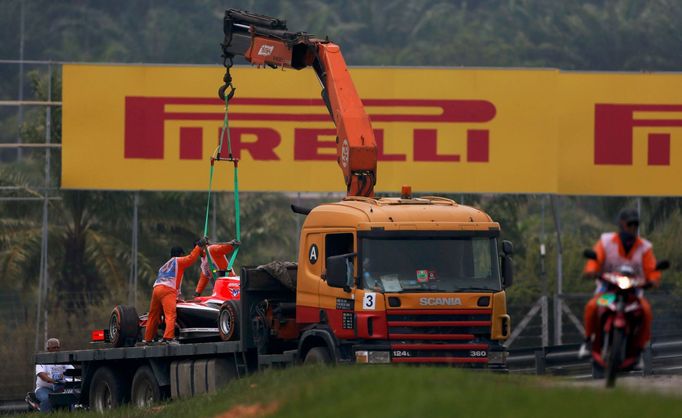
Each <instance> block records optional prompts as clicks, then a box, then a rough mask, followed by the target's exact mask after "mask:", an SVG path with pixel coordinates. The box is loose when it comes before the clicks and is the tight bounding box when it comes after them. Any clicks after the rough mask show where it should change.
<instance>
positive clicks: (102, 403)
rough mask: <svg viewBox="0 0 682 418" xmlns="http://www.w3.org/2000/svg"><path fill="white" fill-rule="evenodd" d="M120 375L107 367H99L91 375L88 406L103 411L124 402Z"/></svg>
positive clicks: (124, 395) (122, 383) (124, 397)
mask: <svg viewBox="0 0 682 418" xmlns="http://www.w3.org/2000/svg"><path fill="white" fill-rule="evenodd" d="M124 386H125V385H124V382H123V379H122V378H121V376H120V375H118V374H117V373H115V372H114V371H113V370H112V369H111V368H109V367H100V368H99V369H97V370H95V373H94V374H93V375H92V383H91V385H90V408H91V409H94V410H95V411H97V412H105V411H108V410H110V409H112V408H116V407H118V406H121V405H122V404H124V403H125V402H126V400H127V399H126V393H125V392H126V391H125V390H124Z"/></svg>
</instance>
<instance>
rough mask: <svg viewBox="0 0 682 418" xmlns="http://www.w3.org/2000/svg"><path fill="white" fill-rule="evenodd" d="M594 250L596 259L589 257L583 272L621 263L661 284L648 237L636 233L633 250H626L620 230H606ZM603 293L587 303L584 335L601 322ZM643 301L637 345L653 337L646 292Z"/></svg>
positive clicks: (603, 268)
mask: <svg viewBox="0 0 682 418" xmlns="http://www.w3.org/2000/svg"><path fill="white" fill-rule="evenodd" d="M594 252H595V253H597V260H588V261H587V263H586V264H585V270H584V272H585V273H587V274H598V273H602V272H613V271H615V269H617V268H618V267H619V266H620V265H622V264H628V265H630V266H632V268H633V269H634V271H635V274H636V275H638V276H640V277H644V278H646V279H647V280H648V281H650V282H653V284H654V285H655V286H658V284H659V282H660V281H661V273H660V272H659V271H656V257H654V251H653V248H652V245H651V243H650V242H649V241H647V240H645V239H642V238H640V237H637V239H636V240H635V243H634V244H633V245H632V248H630V251H629V252H628V253H627V254H625V248H624V247H623V243H622V242H621V240H620V237H619V236H618V234H617V233H615V232H614V233H607V234H603V235H602V236H601V238H600V239H599V241H597V243H596V244H595V245H594ZM600 294H601V292H600V291H597V294H596V295H595V296H594V297H593V298H592V299H590V301H589V302H587V305H585V318H584V322H585V336H586V337H590V336H592V334H594V330H595V329H596V328H597V327H598V326H599V323H598V322H599V318H598V317H597V299H598V298H599V295H600ZM641 305H642V313H643V318H642V329H641V330H640V333H639V341H638V343H637V345H638V346H639V347H640V348H642V349H644V347H645V345H646V343H647V342H648V341H649V340H650V339H651V321H652V320H653V314H652V313H651V305H650V304H649V301H647V300H646V298H645V297H644V296H642V297H641Z"/></svg>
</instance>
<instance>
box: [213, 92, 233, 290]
mask: <svg viewBox="0 0 682 418" xmlns="http://www.w3.org/2000/svg"><path fill="white" fill-rule="evenodd" d="M231 86H232V85H231V84H230V87H231ZM234 90H235V89H234V88H232V92H231V94H230V95H225V96H224V97H225V118H224V120H223V127H222V129H221V131H220V141H219V143H218V147H217V148H216V149H215V151H213V155H211V169H210V173H209V178H208V198H207V200H206V220H205V222H204V236H208V218H209V213H210V209H211V190H212V187H213V172H214V169H215V162H216V161H232V163H233V165H234V216H235V229H236V231H235V235H236V239H237V241H241V228H240V224H239V218H240V213H239V176H238V170H239V167H238V166H239V159H238V158H234V157H233V156H232V142H231V140H230V128H229V118H228V102H229V100H230V99H231V98H232V96H233V95H234ZM225 137H227V153H228V158H220V156H221V154H222V149H223V140H224V138H225ZM237 253H239V247H236V248H235V249H234V251H232V256H231V257H230V261H229V263H228V265H227V271H228V272H230V271H232V266H233V265H234V261H235V259H236V258H237ZM206 260H207V261H208V265H209V269H210V270H211V277H212V279H213V280H215V279H216V274H217V269H216V267H215V264H214V263H213V260H212V259H211V255H210V252H209V251H208V248H207V249H206Z"/></svg>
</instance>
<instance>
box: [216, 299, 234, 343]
mask: <svg viewBox="0 0 682 418" xmlns="http://www.w3.org/2000/svg"><path fill="white" fill-rule="evenodd" d="M218 331H219V334H220V339H221V340H222V341H230V340H236V339H237V338H239V302H237V301H234V300H227V301H225V302H224V303H223V305H222V306H221V307H220V313H219V314H218Z"/></svg>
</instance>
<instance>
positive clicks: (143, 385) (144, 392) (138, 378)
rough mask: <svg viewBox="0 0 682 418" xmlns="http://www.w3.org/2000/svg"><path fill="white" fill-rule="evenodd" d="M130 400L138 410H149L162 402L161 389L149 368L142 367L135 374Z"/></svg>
mask: <svg viewBox="0 0 682 418" xmlns="http://www.w3.org/2000/svg"><path fill="white" fill-rule="evenodd" d="M130 400H131V402H132V404H133V405H135V406H136V407H138V408H148V407H150V406H152V405H153V404H155V403H158V402H160V401H161V388H160V387H159V383H158V382H157V381H156V376H154V372H153V371H152V369H151V368H150V367H149V366H141V367H140V368H139V369H137V371H136V372H135V377H133V385H132V389H131V391H130Z"/></svg>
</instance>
